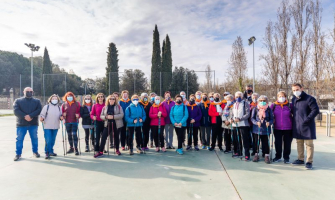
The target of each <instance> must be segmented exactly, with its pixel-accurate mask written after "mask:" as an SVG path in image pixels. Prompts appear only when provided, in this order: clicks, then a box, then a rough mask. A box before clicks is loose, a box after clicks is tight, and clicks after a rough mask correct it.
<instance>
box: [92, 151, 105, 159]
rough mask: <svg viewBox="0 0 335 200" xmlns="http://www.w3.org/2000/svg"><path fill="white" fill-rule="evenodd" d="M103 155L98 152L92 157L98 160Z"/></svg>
mask: <svg viewBox="0 0 335 200" xmlns="http://www.w3.org/2000/svg"><path fill="white" fill-rule="evenodd" d="M103 156H104V154H103V153H102V152H98V153H96V154H95V155H94V158H100V157H103Z"/></svg>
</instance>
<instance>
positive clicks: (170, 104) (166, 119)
mask: <svg viewBox="0 0 335 200" xmlns="http://www.w3.org/2000/svg"><path fill="white" fill-rule="evenodd" d="M162 105H163V106H164V107H165V109H166V112H167V116H170V111H171V108H172V107H173V106H174V105H175V102H174V101H170V103H169V104H168V103H167V102H166V101H163V103H162ZM165 124H171V120H170V117H165Z"/></svg>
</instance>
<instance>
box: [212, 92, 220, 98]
mask: <svg viewBox="0 0 335 200" xmlns="http://www.w3.org/2000/svg"><path fill="white" fill-rule="evenodd" d="M215 95H219V98H220V97H221V95H220V93H214V94H213V97H214V96H215Z"/></svg>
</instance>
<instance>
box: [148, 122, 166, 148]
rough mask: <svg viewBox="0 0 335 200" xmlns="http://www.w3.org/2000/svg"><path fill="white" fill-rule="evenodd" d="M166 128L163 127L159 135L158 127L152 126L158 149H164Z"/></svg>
mask: <svg viewBox="0 0 335 200" xmlns="http://www.w3.org/2000/svg"><path fill="white" fill-rule="evenodd" d="M164 127H165V126H161V127H160V130H159V133H158V126H151V134H152V135H153V137H154V141H155V145H156V147H164ZM158 138H159V144H158Z"/></svg>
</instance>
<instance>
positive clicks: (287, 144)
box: [283, 130, 293, 160]
mask: <svg viewBox="0 0 335 200" xmlns="http://www.w3.org/2000/svg"><path fill="white" fill-rule="evenodd" d="M283 139H284V159H286V160H290V154H291V145H292V139H293V138H292V130H287V131H285V132H284V137H283Z"/></svg>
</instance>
